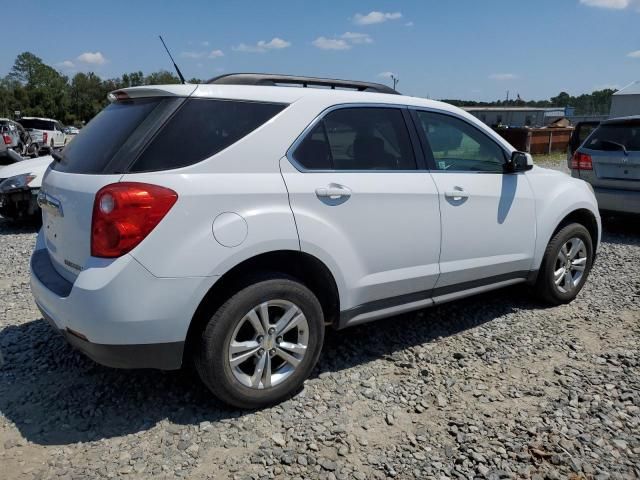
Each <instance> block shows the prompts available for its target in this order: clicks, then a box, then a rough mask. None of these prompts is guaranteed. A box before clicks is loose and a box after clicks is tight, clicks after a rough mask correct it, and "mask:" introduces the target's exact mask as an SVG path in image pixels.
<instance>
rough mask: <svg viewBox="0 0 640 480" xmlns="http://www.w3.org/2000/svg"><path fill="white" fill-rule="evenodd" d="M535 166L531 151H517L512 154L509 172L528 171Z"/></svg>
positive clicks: (508, 165) (508, 164) (508, 167)
mask: <svg viewBox="0 0 640 480" xmlns="http://www.w3.org/2000/svg"><path fill="white" fill-rule="evenodd" d="M532 168H533V157H532V156H531V154H530V153H526V152H518V151H515V152H513V153H512V154H511V160H510V161H509V163H507V168H506V170H507V172H509V173H512V172H526V171H527V170H531V169H532Z"/></svg>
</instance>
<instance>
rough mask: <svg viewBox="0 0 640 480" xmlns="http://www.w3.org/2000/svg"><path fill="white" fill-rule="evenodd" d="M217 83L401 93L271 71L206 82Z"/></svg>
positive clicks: (230, 75)
mask: <svg viewBox="0 0 640 480" xmlns="http://www.w3.org/2000/svg"><path fill="white" fill-rule="evenodd" d="M206 83H207V84H215V85H263V86H272V87H273V86H276V85H282V84H284V85H301V86H303V87H308V86H317V87H330V88H331V89H336V88H343V89H353V90H358V91H359V92H376V93H389V94H393V95H400V93H399V92H398V91H396V90H394V89H393V88H391V87H388V86H386V85H382V84H381V83H373V82H359V81H356V80H336V79H333V78H315V77H300V76H296V75H277V74H271V73H228V74H225V75H220V76H219V77H214V78H212V79H211V80H208V81H207V82H206Z"/></svg>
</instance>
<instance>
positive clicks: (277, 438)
mask: <svg viewBox="0 0 640 480" xmlns="http://www.w3.org/2000/svg"><path fill="white" fill-rule="evenodd" d="M271 440H273V442H274V443H275V444H276V445H278V446H279V447H284V446H285V445H286V444H287V441H286V440H285V439H284V435H282V434H281V433H279V432H278V433H274V434H273V435H271Z"/></svg>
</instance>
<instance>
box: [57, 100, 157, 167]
mask: <svg viewBox="0 0 640 480" xmlns="http://www.w3.org/2000/svg"><path fill="white" fill-rule="evenodd" d="M165 102H167V101H166V100H163V99H162V98H159V97H156V98H150V99H137V100H129V101H124V102H115V103H112V104H110V105H109V106H108V107H107V108H105V109H104V110H102V111H101V112H100V113H99V114H98V115H96V116H95V117H94V118H93V119H92V120H91V121H90V122H89V123H88V124H87V126H86V127H84V128H83V129H82V132H81V133H80V134H79V135H78V136H77V137H76V138H74V139H73V142H71V143H69V144H68V145H67V146H66V147H65V148H64V150H63V152H62V159H61V160H60V162H54V164H53V167H52V168H54V169H55V170H59V171H63V172H70V173H106V172H105V171H104V170H105V167H106V166H107V164H108V163H109V162H110V161H111V160H112V159H113V157H114V156H115V154H116V153H117V152H118V151H119V150H120V148H121V147H122V145H123V144H124V143H125V141H126V140H127V138H129V136H130V135H131V134H132V132H133V131H134V130H135V129H136V128H137V127H138V126H139V125H140V124H141V123H142V121H143V120H144V119H145V118H147V116H149V114H150V113H151V112H152V111H153V110H154V109H155V108H157V107H159V106H162V105H165Z"/></svg>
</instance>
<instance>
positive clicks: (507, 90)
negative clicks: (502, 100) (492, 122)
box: [507, 90, 509, 103]
mask: <svg viewBox="0 0 640 480" xmlns="http://www.w3.org/2000/svg"><path fill="white" fill-rule="evenodd" d="M507 103H509V90H507Z"/></svg>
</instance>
